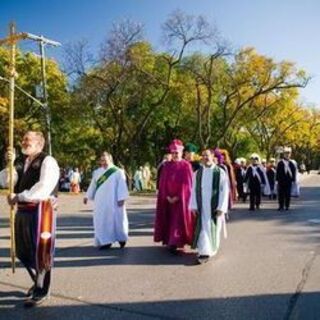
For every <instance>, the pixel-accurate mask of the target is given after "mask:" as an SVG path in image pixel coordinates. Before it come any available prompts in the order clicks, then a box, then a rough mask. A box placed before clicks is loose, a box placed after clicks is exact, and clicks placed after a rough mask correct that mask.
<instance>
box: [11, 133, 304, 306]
mask: <svg viewBox="0 0 320 320" xmlns="http://www.w3.org/2000/svg"><path fill="white" fill-rule="evenodd" d="M21 145H22V154H23V155H24V157H23V159H22V160H21V162H19V161H16V179H15V193H13V194H10V195H9V196H8V203H9V204H10V205H12V206H16V209H17V212H16V218H15V236H16V253H17V257H18V258H19V260H20V261H21V263H22V264H23V265H24V267H25V268H26V270H27V271H28V273H29V275H30V277H31V280H32V286H31V288H30V289H29V290H28V292H27V299H26V301H25V306H26V307H32V306H35V305H38V304H40V303H42V302H43V301H44V300H46V299H47V298H48V297H49V293H50V283H51V269H52V265H53V254H54V247H55V225H56V224H55V210H54V209H53V207H54V205H55V202H56V201H55V199H56V186H57V183H58V179H59V167H58V164H57V161H56V160H55V159H54V158H53V157H52V156H49V155H47V154H45V153H44V152H43V149H44V146H45V139H44V136H43V134H42V133H41V132H36V131H28V132H27V133H26V134H25V135H24V137H23V139H22V143H21ZM196 151H197V150H196V147H195V145H193V144H191V143H188V144H186V146H184V145H183V143H182V142H181V141H180V140H177V139H175V140H173V141H172V142H171V143H170V145H169V146H168V154H167V155H166V156H165V157H164V160H163V162H162V163H161V164H160V165H159V167H158V181H157V188H158V191H157V206H156V216H155V224H154V241H155V242H162V244H163V245H165V246H167V247H168V250H169V251H170V252H171V253H172V254H177V253H179V252H181V251H182V250H183V248H184V247H185V246H186V245H189V246H191V247H192V248H193V249H196V252H197V256H196V262H197V263H199V264H202V263H205V262H207V261H208V260H209V259H210V258H211V257H213V256H214V255H216V254H217V252H218V249H219V247H220V237H221V233H222V231H223V233H224V235H225V236H226V219H227V214H228V211H229V210H230V209H232V207H233V203H234V201H235V200H237V199H241V200H242V201H246V197H247V194H248V195H249V198H250V210H256V209H259V208H260V203H261V195H262V194H264V195H266V196H270V197H271V199H274V198H275V197H276V196H277V197H278V201H279V210H288V209H289V206H290V197H291V193H292V191H293V189H294V188H293V186H295V189H297V165H296V163H295V162H294V161H293V160H291V159H290V154H291V150H290V148H284V149H283V150H282V151H283V153H282V154H281V159H279V161H278V163H277V165H276V163H275V161H274V159H271V160H270V165H268V167H267V168H266V167H264V166H263V165H262V164H261V163H260V158H259V156H258V155H257V154H253V155H252V156H251V159H250V161H251V163H250V164H249V165H248V166H247V164H246V161H245V160H244V159H237V160H236V161H235V164H234V165H232V164H231V161H230V159H229V155H228V153H227V151H226V150H219V149H218V148H216V149H214V150H211V149H205V150H203V151H202V153H201V159H200V160H198V161H197V160H195V159H194V154H195V152H196ZM10 156H11V157H13V156H14V155H12V154H11V155H9V157H10ZM296 191H298V190H296ZM128 197H129V192H128V187H127V181H126V175H125V172H124V170H123V169H120V168H118V167H117V166H115V165H114V163H113V160H112V155H111V154H110V153H108V152H103V153H102V154H101V157H100V167H99V168H98V169H96V170H95V171H94V172H93V175H92V180H91V183H90V186H89V188H88V190H87V192H86V196H85V198H84V199H83V202H84V204H87V202H88V200H92V201H94V214H93V225H94V240H95V246H97V247H98V248H99V249H101V250H105V249H109V248H110V247H111V246H112V245H114V244H115V243H119V245H120V247H121V248H123V247H125V246H126V243H127V241H128V233H129V230H128V229H129V227H128V225H129V224H128V218H127V212H126V200H127V199H128Z"/></svg>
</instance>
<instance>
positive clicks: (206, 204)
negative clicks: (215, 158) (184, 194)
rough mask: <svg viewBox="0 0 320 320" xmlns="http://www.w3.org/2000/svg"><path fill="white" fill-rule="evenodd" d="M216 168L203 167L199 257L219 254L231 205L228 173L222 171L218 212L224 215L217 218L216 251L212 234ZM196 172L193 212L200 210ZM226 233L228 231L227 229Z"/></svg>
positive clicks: (192, 203) (192, 199)
mask: <svg viewBox="0 0 320 320" xmlns="http://www.w3.org/2000/svg"><path fill="white" fill-rule="evenodd" d="M215 167H216V165H215V164H213V165H212V166H211V167H205V166H203V172H202V180H201V194H202V212H201V231H200V234H199V239H198V242H197V250H198V255H208V256H213V255H215V254H216V253H217V251H218V249H219V247H220V237H221V230H222V228H223V227H224V228H225V214H226V213H227V211H228V203H229V200H228V199H229V188H228V176H227V174H226V172H225V171H224V170H223V169H221V168H219V170H220V185H219V201H218V206H217V208H216V210H219V211H222V214H221V215H219V216H218V217H217V223H216V239H215V243H216V250H213V248H212V241H211V237H212V233H211V212H212V210H211V198H212V179H213V169H214V168H215ZM196 183H197V182H196V172H195V173H194V176H193V188H192V195H191V210H198V204H197V197H196ZM225 231H226V229H225Z"/></svg>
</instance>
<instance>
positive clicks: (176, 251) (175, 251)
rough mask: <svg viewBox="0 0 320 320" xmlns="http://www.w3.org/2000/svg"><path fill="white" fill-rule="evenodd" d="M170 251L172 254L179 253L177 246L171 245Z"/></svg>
mask: <svg viewBox="0 0 320 320" xmlns="http://www.w3.org/2000/svg"><path fill="white" fill-rule="evenodd" d="M169 252H170V253H172V254H177V253H178V250H177V246H169Z"/></svg>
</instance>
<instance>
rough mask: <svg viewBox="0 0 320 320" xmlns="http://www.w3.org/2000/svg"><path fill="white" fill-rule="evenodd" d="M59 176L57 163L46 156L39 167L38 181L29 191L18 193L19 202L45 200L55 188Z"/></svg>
mask: <svg viewBox="0 0 320 320" xmlns="http://www.w3.org/2000/svg"><path fill="white" fill-rule="evenodd" d="M59 176H60V170H59V166H58V163H57V161H56V160H55V159H54V158H53V157H51V156H46V157H45V158H44V160H43V162H42V165H41V169H40V179H39V181H38V182H37V183H36V184H35V185H34V186H33V187H32V188H31V189H30V190H24V191H23V192H21V193H19V194H18V198H19V201H22V202H39V201H42V200H47V199H48V198H50V195H51V193H52V191H53V190H54V188H55V187H56V185H57V183H58V181H59Z"/></svg>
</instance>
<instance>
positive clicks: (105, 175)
mask: <svg viewBox="0 0 320 320" xmlns="http://www.w3.org/2000/svg"><path fill="white" fill-rule="evenodd" d="M118 170H119V168H118V167H116V166H112V167H111V168H109V169H108V170H106V171H105V172H104V173H103V175H101V176H100V177H99V179H98V180H97V182H96V192H97V190H98V189H99V188H100V186H101V185H102V184H103V183H104V182H106V181H107V180H108V178H109V177H110V176H111V175H112V174H113V173H115V172H116V171H118Z"/></svg>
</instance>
